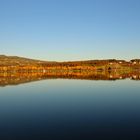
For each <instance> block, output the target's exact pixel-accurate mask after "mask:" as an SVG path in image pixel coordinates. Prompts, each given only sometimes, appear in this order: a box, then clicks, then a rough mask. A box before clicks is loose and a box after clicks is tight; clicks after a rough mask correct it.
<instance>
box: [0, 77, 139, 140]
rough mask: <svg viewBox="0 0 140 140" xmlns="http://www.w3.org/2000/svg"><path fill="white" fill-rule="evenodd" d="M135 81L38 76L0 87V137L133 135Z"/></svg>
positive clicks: (135, 130)
mask: <svg viewBox="0 0 140 140" xmlns="http://www.w3.org/2000/svg"><path fill="white" fill-rule="evenodd" d="M139 133H140V81H133V80H117V81H94V80H93V81H92V80H91V81H90V80H89V81H88V80H62V79H61V80H60V79H56V80H44V81H39V82H31V83H28V84H21V85H18V86H6V87H0V137H1V138H2V140H4V139H9V140H15V139H18V140H20V139H39V140H40V139H48V140H51V139H56V140H58V139H66V140H67V139H78V138H85V139H94V138H95V140H96V139H106V138H108V139H109V138H111V139H112V140H114V139H117V140H118V139H122V140H125V139H128V138H129V139H132V140H134V139H137V138H138V136H139Z"/></svg>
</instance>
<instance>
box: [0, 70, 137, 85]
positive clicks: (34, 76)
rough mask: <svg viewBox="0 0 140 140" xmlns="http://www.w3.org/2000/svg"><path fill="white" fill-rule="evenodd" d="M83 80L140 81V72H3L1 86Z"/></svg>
mask: <svg viewBox="0 0 140 140" xmlns="http://www.w3.org/2000/svg"><path fill="white" fill-rule="evenodd" d="M57 78H59V79H81V80H118V79H126V78H129V79H132V80H140V71H137V70H134V71H131V72H130V71H123V70H113V71H60V70H59V71H56V70H52V71H47V72H1V73H0V86H6V85H18V84H22V83H27V82H32V81H39V80H43V79H57Z"/></svg>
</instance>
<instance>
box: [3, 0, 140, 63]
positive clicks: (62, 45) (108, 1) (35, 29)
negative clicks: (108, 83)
mask: <svg viewBox="0 0 140 140" xmlns="http://www.w3.org/2000/svg"><path fill="white" fill-rule="evenodd" d="M0 54H5V55H17V56H23V57H29V58H35V59H44V60H56V61H66V60H84V59H106V58H116V59H126V60H129V59H132V58H140V0H0Z"/></svg>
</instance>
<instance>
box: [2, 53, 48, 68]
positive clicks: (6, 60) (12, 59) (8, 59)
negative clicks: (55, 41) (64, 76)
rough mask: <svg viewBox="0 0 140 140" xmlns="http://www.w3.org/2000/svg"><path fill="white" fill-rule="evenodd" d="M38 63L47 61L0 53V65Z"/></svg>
mask: <svg viewBox="0 0 140 140" xmlns="http://www.w3.org/2000/svg"><path fill="white" fill-rule="evenodd" d="M40 63H47V61H41V60H34V59H29V58H24V57H18V56H6V55H0V65H8V66H9V65H14V66H16V65H34V64H40Z"/></svg>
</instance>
